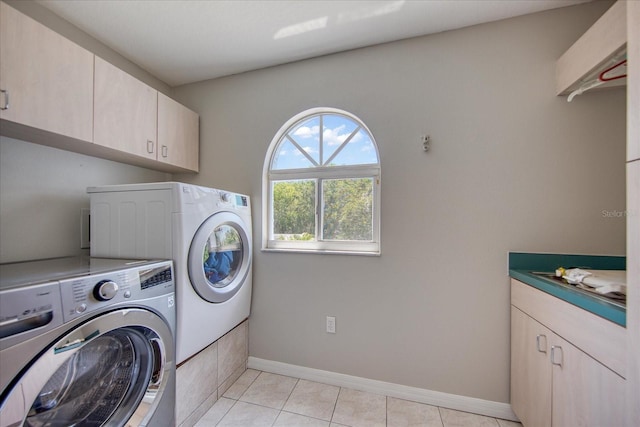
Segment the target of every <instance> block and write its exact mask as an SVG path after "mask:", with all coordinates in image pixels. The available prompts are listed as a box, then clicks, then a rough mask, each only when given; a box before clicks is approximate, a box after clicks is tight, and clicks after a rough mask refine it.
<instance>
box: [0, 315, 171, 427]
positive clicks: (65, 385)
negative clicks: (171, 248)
mask: <svg viewBox="0 0 640 427" xmlns="http://www.w3.org/2000/svg"><path fill="white" fill-rule="evenodd" d="M172 346H173V341H172V336H171V331H170V330H169V328H168V327H167V325H166V323H164V321H163V320H162V319H161V318H160V317H158V316H156V315H155V314H153V313H151V312H149V311H147V310H142V309H126V310H116V311H112V312H109V313H106V314H103V315H101V316H98V317H96V318H93V319H91V320H89V321H87V322H86V323H84V324H81V325H79V326H77V327H76V328H74V329H72V330H70V331H69V332H68V333H67V334H66V335H65V336H64V337H63V338H62V339H60V340H58V341H57V342H56V343H55V344H54V345H53V346H51V347H49V348H48V349H46V350H45V351H44V352H43V353H42V354H41V355H40V356H39V357H38V358H37V359H35V360H34V362H33V363H32V364H31V365H30V367H29V368H28V369H27V370H26V372H25V373H24V375H23V376H22V377H21V378H20V380H19V381H18V384H17V386H16V387H14V388H13V390H12V391H11V394H15V393H20V394H22V393H24V399H25V401H26V402H27V405H26V406H27V407H28V408H29V409H28V410H27V413H26V414H25V415H24V418H23V419H24V422H23V424H22V425H23V426H28V427H53V426H103V425H109V426H124V425H125V424H126V423H127V422H128V421H129V420H132V419H138V420H140V421H141V420H143V419H148V418H149V417H150V416H151V415H152V412H153V411H154V410H155V408H156V407H157V405H158V404H159V403H160V397H161V396H162V394H163V392H164V390H165V387H166V385H167V381H168V377H169V375H168V374H167V373H168V372H169V371H168V369H174V368H172V367H173V366H174V365H173V364H171V363H169V361H172V360H173V350H172ZM11 394H10V395H9V400H11V397H12V396H11ZM143 399H144V400H143ZM168 404H171V403H168ZM29 406H30V407H29Z"/></svg>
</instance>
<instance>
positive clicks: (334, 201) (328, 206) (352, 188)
mask: <svg viewBox="0 0 640 427" xmlns="http://www.w3.org/2000/svg"><path fill="white" fill-rule="evenodd" d="M322 193H323V194H322V200H323V204H324V205H323V206H324V209H323V213H322V220H323V222H322V226H323V230H322V232H323V239H324V240H366V241H371V240H373V178H354V179H328V180H324V181H322Z"/></svg>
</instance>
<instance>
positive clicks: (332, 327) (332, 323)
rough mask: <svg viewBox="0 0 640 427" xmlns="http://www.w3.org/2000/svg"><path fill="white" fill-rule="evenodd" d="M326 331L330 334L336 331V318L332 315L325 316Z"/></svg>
mask: <svg viewBox="0 0 640 427" xmlns="http://www.w3.org/2000/svg"><path fill="white" fill-rule="evenodd" d="M327 332H328V333H330V334H335V333H336V318H335V317H333V316H327Z"/></svg>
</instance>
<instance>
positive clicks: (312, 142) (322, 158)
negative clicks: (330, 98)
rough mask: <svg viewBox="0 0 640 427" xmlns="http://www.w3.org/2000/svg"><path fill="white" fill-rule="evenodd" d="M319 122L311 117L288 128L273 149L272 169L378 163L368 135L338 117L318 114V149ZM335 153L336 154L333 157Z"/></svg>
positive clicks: (352, 122)
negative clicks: (274, 149) (321, 129)
mask: <svg viewBox="0 0 640 427" xmlns="http://www.w3.org/2000/svg"><path fill="white" fill-rule="evenodd" d="M320 123H321V120H320V116H313V117H310V118H308V119H306V120H305V121H303V122H302V123H299V124H297V125H296V126H294V127H292V128H291V129H290V130H289V131H288V132H287V133H286V134H285V135H284V136H283V137H282V139H281V140H280V143H279V144H278V147H277V148H276V153H275V156H274V157H273V163H272V169H275V170H283V169H303V168H309V167H316V166H321V165H324V166H329V165H340V166H346V165H363V164H376V163H378V156H377V153H376V149H375V146H374V144H373V141H372V140H371V137H370V135H369V133H368V132H367V131H366V130H365V129H363V128H361V127H360V125H359V124H358V123H356V122H354V121H353V120H351V119H349V118H347V117H345V116H342V115H338V114H324V115H322V128H323V131H322V150H320V144H321V135H320ZM347 140H348V142H347V143H346V144H344V142H345V141H347ZM336 150H340V151H339V152H338V153H337V154H336ZM334 154H335V156H334Z"/></svg>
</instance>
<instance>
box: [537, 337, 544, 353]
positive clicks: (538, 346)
mask: <svg viewBox="0 0 640 427" xmlns="http://www.w3.org/2000/svg"><path fill="white" fill-rule="evenodd" d="M543 338H544V345H543V346H541V345H540V344H541V342H542V341H543ZM536 349H537V350H538V351H539V352H540V353H545V354H546V353H547V336H546V335H538V336H537V337H536Z"/></svg>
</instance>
